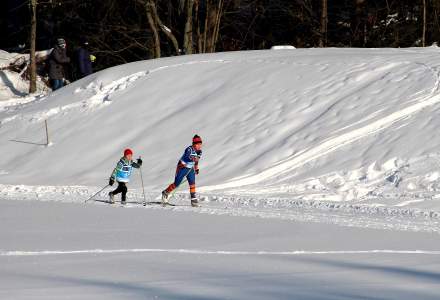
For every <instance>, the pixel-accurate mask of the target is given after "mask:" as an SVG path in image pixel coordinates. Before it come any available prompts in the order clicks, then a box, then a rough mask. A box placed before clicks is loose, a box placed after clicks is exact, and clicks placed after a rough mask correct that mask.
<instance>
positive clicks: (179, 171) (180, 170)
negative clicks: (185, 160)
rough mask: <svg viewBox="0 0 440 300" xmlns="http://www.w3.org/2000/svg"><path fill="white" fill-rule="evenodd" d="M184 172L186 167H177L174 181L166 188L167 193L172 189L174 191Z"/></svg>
mask: <svg viewBox="0 0 440 300" xmlns="http://www.w3.org/2000/svg"><path fill="white" fill-rule="evenodd" d="M186 172H188V171H187V168H184V167H180V166H178V167H177V170H176V176H175V177H174V182H173V183H172V184H170V185H169V186H168V188H167V189H166V191H167V193H171V192H172V191H174V189H175V188H176V187H178V186H179V185H180V184H181V183H182V180H183V178H184V177H185V175H186Z"/></svg>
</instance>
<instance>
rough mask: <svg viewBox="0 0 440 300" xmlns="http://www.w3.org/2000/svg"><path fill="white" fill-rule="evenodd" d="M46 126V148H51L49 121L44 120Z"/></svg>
mask: <svg viewBox="0 0 440 300" xmlns="http://www.w3.org/2000/svg"><path fill="white" fill-rule="evenodd" d="M44 125H45V126H46V146H49V144H50V140H49V128H48V126H47V120H44Z"/></svg>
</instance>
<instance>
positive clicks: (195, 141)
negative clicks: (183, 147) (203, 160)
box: [193, 134, 202, 145]
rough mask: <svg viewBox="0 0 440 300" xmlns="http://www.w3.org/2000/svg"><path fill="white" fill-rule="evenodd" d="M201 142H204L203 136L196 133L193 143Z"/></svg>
mask: <svg viewBox="0 0 440 300" xmlns="http://www.w3.org/2000/svg"><path fill="white" fill-rule="evenodd" d="M201 143H202V138H201V137H200V136H198V135H197V134H196V135H195V136H194V137H193V145H195V144H201Z"/></svg>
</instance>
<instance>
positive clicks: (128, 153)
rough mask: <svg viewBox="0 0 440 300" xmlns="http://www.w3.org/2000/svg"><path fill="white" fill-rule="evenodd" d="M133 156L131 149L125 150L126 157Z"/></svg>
mask: <svg viewBox="0 0 440 300" xmlns="http://www.w3.org/2000/svg"><path fill="white" fill-rule="evenodd" d="M130 154H131V155H133V151H131V149H129V148H127V149H125V150H124V156H128V155H130Z"/></svg>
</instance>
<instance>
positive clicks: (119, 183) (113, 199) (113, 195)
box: [108, 182, 125, 203]
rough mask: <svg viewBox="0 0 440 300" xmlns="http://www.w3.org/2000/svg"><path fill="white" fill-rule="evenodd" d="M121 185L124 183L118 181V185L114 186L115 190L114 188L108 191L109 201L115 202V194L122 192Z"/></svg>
mask: <svg viewBox="0 0 440 300" xmlns="http://www.w3.org/2000/svg"><path fill="white" fill-rule="evenodd" d="M122 185H124V186H125V184H123V183H122V182H118V187H117V188H116V190H114V191H113V192H110V193H108V196H109V199H110V202H111V203H115V195H117V194H119V193H122V191H123V187H122Z"/></svg>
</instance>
